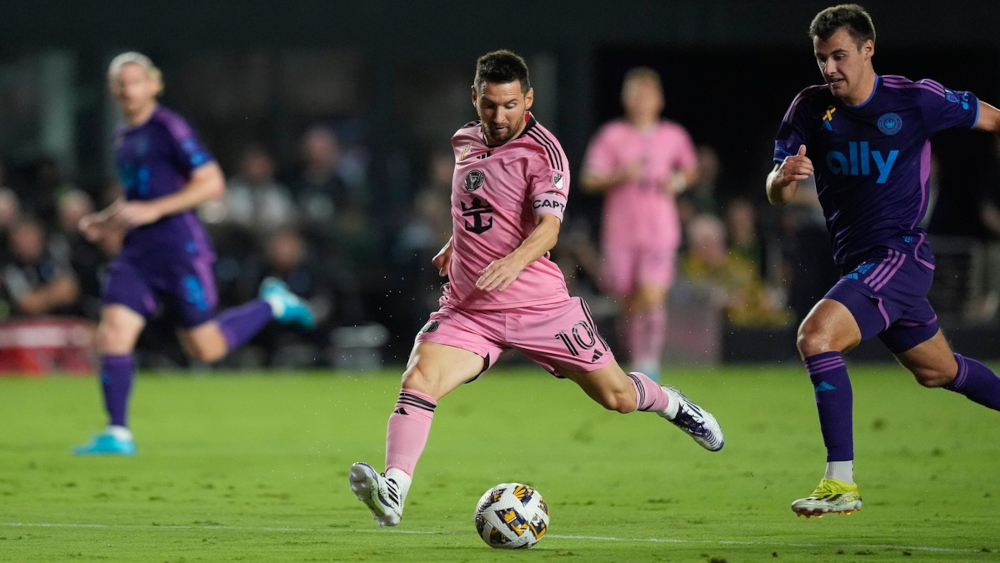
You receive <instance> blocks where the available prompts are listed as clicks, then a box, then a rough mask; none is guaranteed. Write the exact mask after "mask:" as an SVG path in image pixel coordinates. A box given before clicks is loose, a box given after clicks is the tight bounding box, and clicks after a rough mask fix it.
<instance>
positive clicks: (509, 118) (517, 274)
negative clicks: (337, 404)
mask: <svg viewBox="0 0 1000 563" xmlns="http://www.w3.org/2000/svg"><path fill="white" fill-rule="evenodd" d="M533 100H534V91H533V90H532V89H531V85H530V83H529V82H528V66H527V64H525V62H524V59H522V58H521V57H519V56H517V55H516V54H514V53H512V52H510V51H505V50H501V51H494V52H492V53H487V54H486V55H483V56H482V57H480V58H479V60H478V61H477V63H476V76H475V78H474V80H473V86H472V103H473V105H474V106H475V107H476V111H477V113H478V114H479V117H480V121H474V122H471V123H469V124H467V125H466V126H464V127H462V128H461V129H459V130H458V132H456V133H455V135H454V136H453V137H452V149H453V151H454V155H455V172H454V176H453V179H452V192H451V211H452V226H453V228H452V238H451V240H449V241H448V243H447V244H446V245H445V246H444V248H442V249H441V252H439V253H438V255H437V256H435V257H434V260H433V262H434V265H435V267H437V268H438V271H439V272H440V273H441V275H442V276H443V275H445V274H447V275H448V277H449V283H448V285H447V286H445V289H444V292H443V296H442V297H441V300H440V305H441V308H440V309H439V310H438V311H437V312H435V313H434V314H432V315H431V318H430V322H428V323H427V325H426V326H425V327H424V328H423V330H421V331H420V334H418V335H417V338H416V343H415V344H414V346H413V351H412V352H411V353H410V360H409V363H408V364H407V366H406V372H405V373H404V374H403V382H402V385H401V389H400V392H399V399H398V400H397V401H396V405H395V407H394V408H393V412H392V414H391V415H389V423H388V429H387V432H386V448H385V449H386V452H385V468H386V469H385V472H384V473H382V474H379V473H378V472H377V471H376V470H375V469H374V468H373V467H372V466H371V465H369V464H367V463H360V462H359V463H355V464H354V465H353V466H351V470H350V483H351V490H352V491H353V492H354V493H355V494H356V495H357V497H358V500H360V501H361V502H363V503H364V504H365V505H366V506H367V507H368V509H369V510H370V511H371V513H372V516H373V517H374V518H375V520H376V521H378V524H379V526H395V525H396V524H398V523H399V521H400V518H402V515H403V506H404V504H405V501H406V495H407V493H408V491H409V489H410V484H411V482H412V477H413V472H414V469H415V467H416V464H417V460H418V459H419V458H420V455H421V454H422V453H423V449H424V446H425V445H426V444H427V438H428V435H429V434H430V429H431V422H432V421H433V417H434V411H435V409H436V408H437V404H438V401H440V400H441V398H442V397H444V396H445V395H447V394H448V393H450V392H452V391H454V390H455V389H457V388H458V387H459V386H461V385H462V384H464V383H468V382H470V381H473V380H474V379H476V378H478V377H479V376H480V375H482V374H483V373H484V372H486V370H488V369H489V367H490V365H491V363H492V362H493V361H495V360H496V358H497V356H498V355H500V354H501V353H502V352H504V351H505V350H509V349H512V348H513V349H515V350H518V351H519V352H521V353H523V354H524V355H525V356H527V357H528V358H530V359H531V360H532V361H534V362H535V363H537V364H539V365H540V366H542V367H543V368H545V369H546V370H548V371H549V372H551V373H552V374H553V375H557V376H560V377H565V378H567V379H570V380H572V381H573V382H575V383H576V384H577V385H579V386H580V387H581V388H582V389H583V390H584V392H586V394H587V395H588V396H589V397H590V398H592V399H593V400H594V401H596V402H597V403H599V404H601V405H602V406H604V407H605V408H607V409H610V410H614V411H618V412H621V413H631V412H636V411H648V412H654V413H656V414H657V415H659V416H661V417H663V418H665V419H667V420H669V421H670V422H671V423H672V424H674V425H675V426H677V427H678V428H680V429H681V430H683V431H684V432H686V433H687V434H688V435H690V436H691V437H692V438H694V440H695V441H696V442H698V443H699V444H700V445H701V446H702V447H704V448H705V449H707V450H710V451H718V450H721V449H722V447H723V445H724V439H723V435H722V429H721V428H720V427H719V424H718V422H716V420H715V417H714V416H712V415H711V414H710V413H708V412H706V411H704V410H702V409H701V408H700V407H698V405H696V404H694V403H693V402H691V401H690V400H688V399H687V398H686V397H684V396H683V395H681V394H680V392H678V391H677V390H676V389H674V388H672V387H666V386H660V385H658V384H657V383H655V382H654V381H652V380H651V379H650V378H649V377H647V376H646V375H645V374H642V373H638V372H635V373H629V374H626V373H625V372H624V371H623V370H622V368H621V367H619V365H618V363H617V362H616V361H615V360H614V354H613V353H612V352H611V350H610V349H609V348H608V346H607V343H606V342H604V339H603V338H601V336H600V334H598V332H597V327H596V326H594V322H593V319H592V318H591V317H590V314H589V309H588V308H587V306H586V304H585V303H584V302H583V301H581V300H580V299H579V298H574V297H571V296H570V295H569V292H568V290H567V288H566V281H565V278H563V274H562V272H561V271H560V270H559V267H558V266H556V265H555V263H554V262H552V260H550V259H549V256H548V253H549V250H551V249H552V247H553V246H555V244H556V239H557V238H558V236H559V229H560V226H561V225H562V217H563V212H564V211H565V209H566V198H567V194H568V192H569V189H570V179H569V168H568V166H567V164H566V155H565V153H564V152H563V150H562V147H561V146H560V144H559V141H558V140H557V139H556V138H555V136H554V135H552V133H551V132H549V131H548V130H547V129H545V128H544V127H543V126H542V125H541V124H540V123H539V122H538V121H536V120H535V118H534V116H532V115H531V112H530V111H528V110H529V109H530V108H531V104H532V102H533Z"/></svg>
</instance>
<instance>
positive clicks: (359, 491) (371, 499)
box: [350, 462, 403, 528]
mask: <svg viewBox="0 0 1000 563" xmlns="http://www.w3.org/2000/svg"><path fill="white" fill-rule="evenodd" d="M350 479H351V490H352V491H354V494H356V495H358V500H360V501H361V502H363V503H365V506H367V507H368V510H371V512H372V518H374V519H375V521H376V522H378V527H379V528H382V527H384V526H395V525H397V524H399V521H400V519H401V518H402V517H403V497H402V494H401V491H400V486H399V484H398V483H396V480H395V479H393V478H391V477H386V476H385V475H380V474H379V473H378V472H377V471H375V469H373V468H372V466H370V465H368V464H367V463H361V462H358V463H355V464H354V465H352V466H351V475H350Z"/></svg>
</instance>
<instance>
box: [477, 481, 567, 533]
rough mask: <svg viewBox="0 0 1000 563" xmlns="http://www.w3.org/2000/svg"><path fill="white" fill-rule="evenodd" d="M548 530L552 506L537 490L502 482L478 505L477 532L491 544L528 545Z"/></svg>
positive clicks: (480, 500)
mask: <svg viewBox="0 0 1000 563" xmlns="http://www.w3.org/2000/svg"><path fill="white" fill-rule="evenodd" d="M548 529H549V507H548V505H546V504H545V501H544V500H543V499H542V495H541V494H540V493H539V492H538V491H536V490H535V489H533V488H531V487H529V486H527V485H522V484H520V483H501V484H500V485H497V486H496V487H493V488H492V489H490V490H488V491H486V494H484V495H483V497H482V498H481V499H479V504H477V505H476V531H477V532H479V537H481V538H483V541H484V542H486V543H487V545H489V546H490V547H494V548H497V549H515V548H528V547H531V546H533V545H535V544H536V543H538V540H540V539H541V538H542V536H544V535H545V532H546V531H547V530H548Z"/></svg>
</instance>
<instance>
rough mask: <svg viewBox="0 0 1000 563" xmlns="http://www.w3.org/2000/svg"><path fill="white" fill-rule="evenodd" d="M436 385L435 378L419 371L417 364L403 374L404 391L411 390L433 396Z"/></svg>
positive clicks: (424, 371)
mask: <svg viewBox="0 0 1000 563" xmlns="http://www.w3.org/2000/svg"><path fill="white" fill-rule="evenodd" d="M437 383H438V382H437V378H435V377H433V375H432V374H430V373H428V372H427V371H426V370H424V369H421V367H420V364H419V363H418V364H416V365H414V366H412V367H410V368H409V369H408V370H406V372H404V373H403V381H402V387H405V388H406V389H413V390H414V391H420V392H421V393H424V394H427V395H432V396H433V395H434V391H435V387H436V386H437Z"/></svg>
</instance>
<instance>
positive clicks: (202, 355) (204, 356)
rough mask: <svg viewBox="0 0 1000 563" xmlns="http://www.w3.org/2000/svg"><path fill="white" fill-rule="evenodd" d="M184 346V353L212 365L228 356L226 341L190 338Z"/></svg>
mask: <svg viewBox="0 0 1000 563" xmlns="http://www.w3.org/2000/svg"><path fill="white" fill-rule="evenodd" d="M183 344H184V351H185V352H187V354H188V355H189V356H191V357H192V358H194V359H196V360H198V361H201V362H205V363H206V364H211V363H213V362H217V361H219V360H221V359H222V358H223V357H225V355H226V346H225V343H224V341H219V340H216V339H198V338H188V339H186V341H185V342H183Z"/></svg>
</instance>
